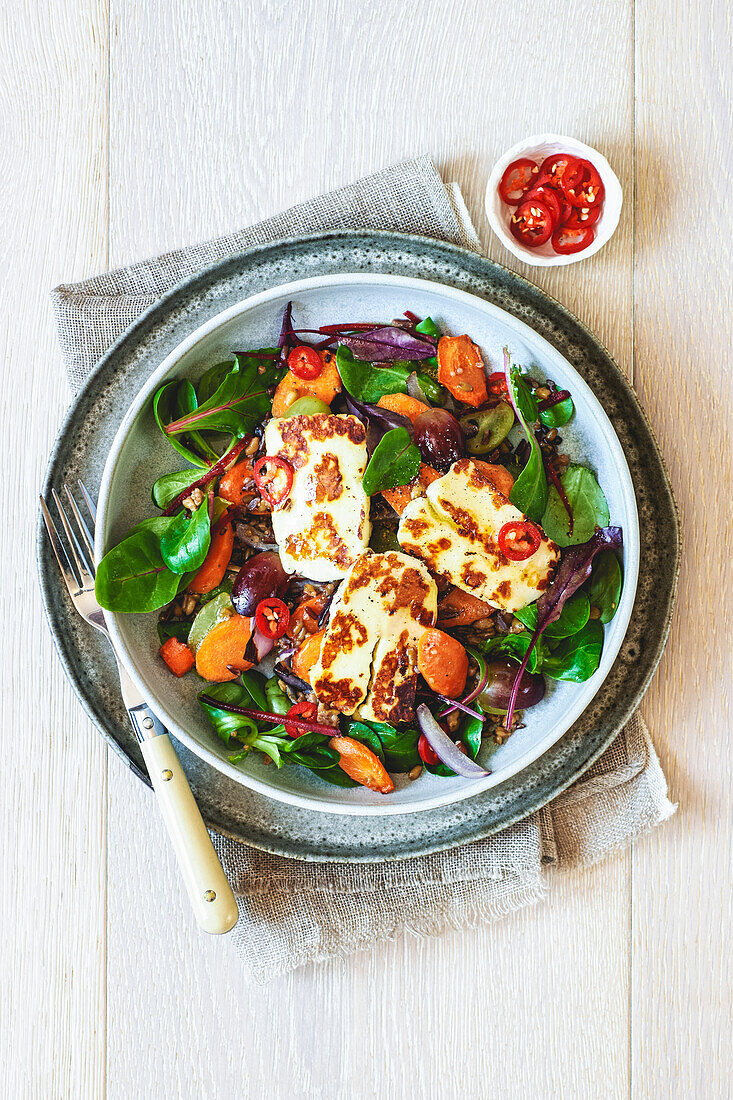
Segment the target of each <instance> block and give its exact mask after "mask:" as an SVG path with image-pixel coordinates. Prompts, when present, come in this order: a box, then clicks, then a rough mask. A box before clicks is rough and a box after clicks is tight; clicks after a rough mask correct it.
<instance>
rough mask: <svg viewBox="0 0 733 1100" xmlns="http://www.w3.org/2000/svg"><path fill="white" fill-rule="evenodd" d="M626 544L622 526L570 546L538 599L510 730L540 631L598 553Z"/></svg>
mask: <svg viewBox="0 0 733 1100" xmlns="http://www.w3.org/2000/svg"><path fill="white" fill-rule="evenodd" d="M622 545H623V533H622V531H621V528H620V527H603V528H601V529H600V530H598V531H596V533H595V535H593V537H592V538H590V539H588V541H587V542H582V543H580V544H579V545H578V546H569V547H568V548H567V550H565V552H564V553H563V556H562V560H561V561H560V565H559V567H558V570H557V573H556V574H555V579H554V581H553V582H552V584H551V585H550V587H549V588H548V589H547V590H546V591H545V592H543V594H542V595H541V596H540V598H539V600H538V601H537V627H536V629H535V632H534V634H533V635H532V641H531V642H530V643H529V646H528V647H527V652H526V653H525V654H524V657H523V658H522V663H521V664H520V666H519V668H518V669H517V675H516V676H515V678H514V684H513V685H512V692H511V695H510V696H509V707H508V709H507V715H506V721H505V723H504V725H505V727H506V729H508V730H510V729H511V728H512V726H511V723H512V718H513V717H514V709H515V707H516V704H517V695H518V693H519V685H520V683H521V680H522V675H523V673H524V670H525V669H526V667H527V663H528V661H529V658H530V654H531V653H532V650H533V649H534V647H535V645H536V644H537V639H538V638H539V636H540V634H541V633H542V631H543V630H545V629H546V628H547V627H548V626H549V625H550V623H554V622H556V621H557V620H558V619H559V618H560V612H561V611H562V609H563V607H564V606H565V604H566V602H567V601H568V600H569V599H570V597H571V596H572V595H574V594H575V593H576V592H577V591H578V589H579V588H580V586H581V585H582V584H583V583H584V582H585V581H587V580H588V577H589V576H590V575H591V567H592V565H593V559H594V558H595V556H596V554H600V552H601V551H602V550H620V549H621V546H622Z"/></svg>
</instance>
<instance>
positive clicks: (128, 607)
mask: <svg viewBox="0 0 733 1100" xmlns="http://www.w3.org/2000/svg"><path fill="white" fill-rule="evenodd" d="M167 522H170V521H167ZM179 581H180V577H179V575H178V574H177V573H173V572H172V571H171V570H170V569H169V568H168V566H167V565H166V564H165V562H164V561H163V558H162V556H161V553H160V536H158V535H156V534H155V533H154V532H153V531H150V530H146V529H142V530H137V531H135V532H133V533H132V534H131V535H129V536H128V538H126V539H125V540H124V541H123V542H120V543H118V545H117V546H113V547H112V549H111V550H110V551H109V552H108V553H107V554H105V556H104V557H103V558H102V560H101V562H100V563H99V568H98V569H97V579H96V581H95V585H94V589H95V592H96V596H97V600H98V601H99V603H100V605H101V606H102V607H103V608H105V610H107V611H118V612H123V613H144V612H146V611H157V609H158V608H160V607H165V605H166V604H167V603H170V601H171V600H172V599H173V597H174V596H175V595H176V592H177V591H178V583H179Z"/></svg>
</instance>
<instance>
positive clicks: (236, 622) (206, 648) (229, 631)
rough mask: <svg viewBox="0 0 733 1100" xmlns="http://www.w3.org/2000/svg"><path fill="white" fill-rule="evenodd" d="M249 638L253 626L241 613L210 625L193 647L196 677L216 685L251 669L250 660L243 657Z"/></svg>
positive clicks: (233, 678)
mask: <svg viewBox="0 0 733 1100" xmlns="http://www.w3.org/2000/svg"><path fill="white" fill-rule="evenodd" d="M251 637H252V626H251V624H250V620H249V619H248V618H245V616H244V615H232V616H230V618H228V619H225V620H224V622H223V623H219V624H218V626H215V627H213V628H212V629H211V630H210V631H209V633H208V634H205V635H204V639H203V641H202V642H201V645H200V646H199V647H198V649H197V650H196V671H197V672H198V674H199V676H201V677H203V679H204V680H210V681H212V682H213V683H215V684H223V683H224V682H225V681H226V680H235V679H236V678H237V676H238V675H239V673H240V672H246V671H247V669H248V668H252V662H251V661H247V660H245V657H244V653H245V650H246V648H247V643H248V641H249V640H250V638H251ZM232 670H234V671H232Z"/></svg>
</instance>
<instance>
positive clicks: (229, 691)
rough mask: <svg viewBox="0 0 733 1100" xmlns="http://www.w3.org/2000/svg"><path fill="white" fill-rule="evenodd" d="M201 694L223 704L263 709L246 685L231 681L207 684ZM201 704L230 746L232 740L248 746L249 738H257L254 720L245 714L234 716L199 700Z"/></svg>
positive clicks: (257, 731) (217, 730) (257, 732)
mask: <svg viewBox="0 0 733 1100" xmlns="http://www.w3.org/2000/svg"><path fill="white" fill-rule="evenodd" d="M201 694H205V695H210V696H211V697H212V699H218V700H219V701H220V702H222V703H231V704H233V705H234V706H237V707H256V708H257V709H262V708H261V707H260V704H259V702H258V701H255V700H254V698H253V696H252V693H251V692H250V691H249V690H248V688H247V687H245V685H244V684H239V683H237V681H236V680H230V681H229V682H227V683H224V684H207V685H206V688H205V689H204V691H203V692H202V693H201ZM199 703H200V704H201V706H202V707H203V710H204V712H205V714H206V716H207V718H208V719H209V721H210V722H211V724H212V726H213V727H214V729H215V730H216V732H217V734H218V736H219V737H221V739H222V741H223V742H224V743H225V744H226V745H228V744H229V742H230V741H231V739H232V738H235V739H236V740H237V741H241V743H242V744H247V738H249V737H257V735H258V734H259V730H258V728H257V723H256V722H255V721H254V719H253V718H247V716H246V715H244V714H232V713H231V711H228V710H220V709H219V708H218V707H212V706H211V704H210V703H205V702H204V701H203V700H202V699H201V698H199Z"/></svg>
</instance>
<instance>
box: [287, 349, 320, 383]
mask: <svg viewBox="0 0 733 1100" xmlns="http://www.w3.org/2000/svg"><path fill="white" fill-rule="evenodd" d="M288 368H289V370H290V373H291V374H294V375H295V377H296V378H302V379H303V381H304V382H312V381H313V379H314V378H319V377H320V375H321V374H322V373H323V360H322V359H321V357H320V355H319V354H318V352H317V351H316V350H315V348H311V347H309V346H308V344H298V346H297V348H293V350H292V351H291V352H290V355H289V356H288Z"/></svg>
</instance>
